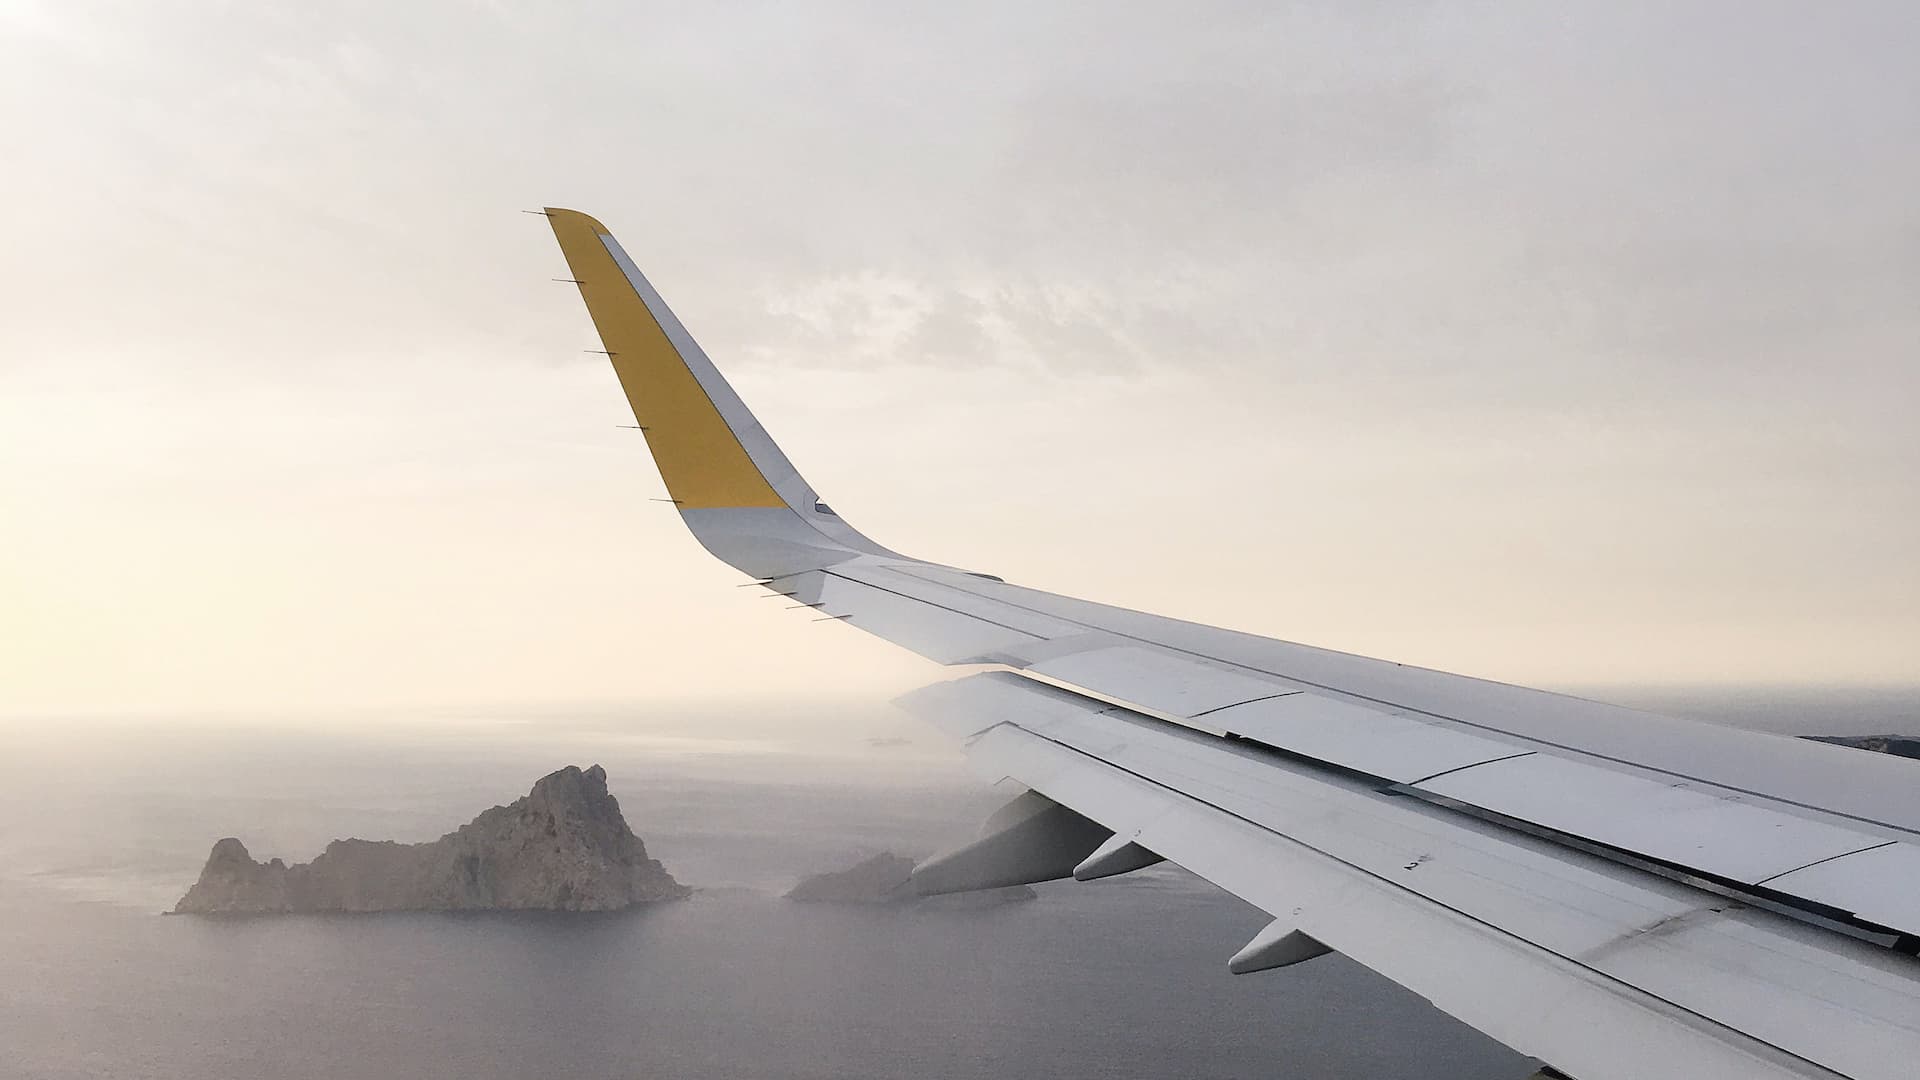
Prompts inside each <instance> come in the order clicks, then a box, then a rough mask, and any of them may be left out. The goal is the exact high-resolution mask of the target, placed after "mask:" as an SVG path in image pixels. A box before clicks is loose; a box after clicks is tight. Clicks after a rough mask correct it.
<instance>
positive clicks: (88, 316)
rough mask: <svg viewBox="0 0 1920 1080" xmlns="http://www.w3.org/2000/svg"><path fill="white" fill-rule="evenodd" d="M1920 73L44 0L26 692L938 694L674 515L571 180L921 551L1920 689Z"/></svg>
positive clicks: (8, 139) (1840, 59)
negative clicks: (761, 588)
mask: <svg viewBox="0 0 1920 1080" xmlns="http://www.w3.org/2000/svg"><path fill="white" fill-rule="evenodd" d="M913 7H920V8H921V10H917V11H914V12H912V13H909V11H908V9H909V8H913ZM1916 55H1920V7H1916V6H1915V5H1913V4H1911V3H1905V2H1894V3H1886V4H1868V3H1848V4H1834V5H1811V4H1768V3H1753V2H1740V3H1725V4H1709V3H1682V4H1672V3H1659V4H1647V5H1635V4H1623V3H1604V4H1601V3H1595V4H1586V5H1576V4H1552V5H1548V4H1537V5H1519V4H1507V5H1486V6H1481V5H1471V4H1455V5H1434V6H1428V5H1419V4H1351V3H1340V4H1334V3H1326V4H1319V5H1284V4H1274V3H1258V4H1251V3H1250V4H1228V5H1206V4H1195V3H1186V4H1178V5H1175V4H1156V5H1146V6H1140V7H1137V8H1131V7H1129V6H1128V5H1121V4H1115V3H1098V4H1085V5H1077V4H1057V3H1056V4H1044V5H1041V4H1031V3H1018V4H1006V5H997V4H987V3H975V4H963V5H940V6H938V7H935V6H932V5H925V6H917V5H900V4H872V5H861V4H832V5H828V4H811V5H785V4H779V5H776V4H769V5H765V6H754V5H728V4H705V5H684V6H681V5H675V6H672V7H668V6H665V5H643V4H631V3H608V4H604V5H558V4H547V3H519V2H515V0H496V2H491V3H481V2H475V3H470V4H454V3H408V4H389V3H367V4H313V3H277V2H260V0H252V2H247V3H233V4H224V3H165V4H156V3H151V2H147V0H127V2H121V3H97V2H92V0H46V2H38V0H25V2H23V0H0V139H3V140H4V143H3V144H0V152H3V154H4V162H5V166H4V168H3V169H0V224H4V229H5V231H4V243H0V298H3V299H0V555H3V556H4V557H3V558H0V712H4V713H11V714H13V715H16V716H28V715H41V714H46V713H50V712H68V711H84V710H110V709H119V710H128V709H140V710H180V709H189V710H199V709H255V708H282V709H299V708H330V707H336V706H340V705H347V704H366V705H375V706H405V707H410V706H415V705H424V704H430V703H447V704H503V703H506V704H510V703H514V702H527V701H549V702H551V701H569V700H626V699H648V698H652V699H682V698H727V699H734V698H741V697H748V696H759V697H769V698H771V697H777V696H796V695H799V696H818V697H831V696H837V695H838V696H844V695H871V696H875V697H878V696H883V695H887V694H890V693H892V692H897V691H899V690H902V689H905V688H907V687H910V686H912V685H916V684H918V683H920V682H924V681H926V680H927V679H929V678H931V677H935V676H937V675H938V670H937V669H936V668H933V667H932V666H931V665H928V664H926V663H925V662H923V661H920V660H918V659H916V658H914V657H912V656H911V655H909V654H906V653H904V652H901V651H899V650H896V649H894V648H893V647H891V646H888V645H886V644H884V643H881V642H878V641H876V640H873V639H869V638H867V637H865V636H864V635H862V634H860V633H858V632H857V631H854V630H851V629H849V628H847V627H844V626H839V625H814V624H810V623H809V622H808V620H807V618H806V617H805V613H796V612H787V611H781V610H779V609H778V605H776V604H773V603H770V602H768V601H765V600H761V599H758V598H757V597H756V596H755V594H754V593H753V591H751V590H744V589H740V590H736V589H731V588H728V586H729V585H730V584H732V583H734V582H736V581H738V580H739V578H738V576H737V575H736V574H734V573H733V572H732V571H731V570H729V569H727V568H726V567H724V566H722V565H720V564H718V563H716V562H714V561H712V560H711V559H709V558H708V557H707V556H706V555H705V554H704V553H703V552H702V551H701V550H700V549H699V548H698V547H697V545H695V544H694V542H693V541H692V540H691V539H690V538H689V537H688V536H687V535H686V534H685V532H684V531H683V530H682V528H681V527H680V524H679V522H678V520H677V517H676V516H675V515H674V514H673V512H672V510H671V508H670V507H669V506H667V505H666V504H663V503H657V502H650V501H648V500H649V499H651V498H655V497H658V496H660V495H661V494H662V490H661V486H660V482H659V479H658V477H657V474H656V473H655V472H654V471H653V469H652V465H651V463H650V461H649V460H648V458H647V455H646V450H645V447H644V445H643V444H642V443H641V442H640V440H639V439H638V437H637V435H636V434H635V433H633V432H631V431H625V430H621V429H619V428H617V427H616V426H615V425H617V424H620V423H623V422H631V420H630V419H629V418H628V417H627V416H626V415H625V403H624V401H623V400H622V398H621V396H620V394H619V392H618V389H617V387H616V384H615V382H614V379H613V376H612V373H611V372H610V371H608V370H606V369H605V365H604V361H603V360H601V359H600V358H598V357H593V356H589V355H586V354H585V353H583V352H582V351H581V350H583V349H587V348H592V347H594V346H595V344H596V343H595V341H594V340H593V336H592V331H591V328H590V324H589V323H588V321H587V318H586V314H585V312H584V310H583V309H582V307H581V305H580V302H579V299H578V297H577V295H576V294H575V292H574V290H573V289H572V288H571V287H570V286H566V285H561V284H554V283H553V282H551V281H550V280H549V279H550V278H553V277H559V276H564V274H565V266H564V263H563V262H562V261H561V259H560V256H559V252H558V251H557V249H556V248H555V246H554V244H553V240H552V237H551V235H550V233H549V232H548V230H547V229H546V225H545V222H544V221H543V220H542V219H540V218H538V217H530V216H527V215H524V214H522V213H520V211H521V210H522V209H525V208H531V207H538V206H542V205H560V206H573V207H577V208H580V209H583V210H586V211H587V212H589V213H592V214H594V215H596V216H598V217H599V218H600V219H601V220H602V221H604V222H605V223H607V224H608V225H609V226H610V227H611V228H612V229H613V230H614V231H615V232H616V233H617V234H618V235H619V237H620V238H621V240H622V242H623V243H624V245H625V246H626V248H627V250H628V251H629V252H630V253H632V254H633V256H634V257H635V258H636V260H638V261H639V263H640V264H641V265H642V267H643V268H645V270H646V271H647V272H648V274H649V275H650V276H651V277H652V279H653V280H654V282H655V283H656V284H657V285H658V286H659V288H660V289H661V291H662V292H663V293H664V294H665V295H666V297H667V298H668V300H669V301H670V302H671V303H673V304H674V305H675V307H676V308H677V309H678V311H679V313H680V314H681V316H682V317H683V319H684V320H685V321H686V322H687V323H688V325H689V327H690V328H691V329H692V330H693V332H694V334H695V335H696V336H698V337H699V338H700V339H701V340H702V341H703V343H704V344H705V345H706V347H707V350H708V352H709V353H710V354H711V355H712V356H713V357H714V359H715V360H716V361H717V362H718V363H719V364H720V365H721V367H722V369H723V370H725V371H726V372H728V374H729V375H730V376H731V377H733V379H734V381H735V383H736V385H737V386H738V387H739V389H740V390H741V392H742V395H743V396H744V397H745V398H746V399H747V401H748V402H749V404H750V405H752V406H753V407H754V408H755V409H756V411H757V412H758V413H759V414H760V416H761V417H762V419H763V420H764V421H765V422H766V424H767V426H768V428H769V429H770V430H771V431H772V432H773V433H774V435H775V436H776V437H777V438H779V439H780V440H781V442H782V443H783V445H784V446H785V447H786V449H787V451H788V453H789V456H791V457H792V458H793V459H794V460H795V461H796V462H797V463H798V464H799V466H800V467H801V469H802V471H803V472H805V473H806V474H807V476H808V478H809V479H810V480H811V481H812V483H813V485H814V486H815V487H816V488H818V489H819V490H820V491H821V492H822V494H823V495H824V496H825V497H826V498H827V499H829V500H830V501H831V502H832V503H833V504H834V506H835V508H836V509H837V510H840V511H841V512H843V513H845V514H846V515H847V517H848V518H849V519H850V520H852V521H853V522H855V523H856V524H857V525H859V526H860V527H861V528H862V529H864V530H865V531H867V532H868V533H870V534H871V535H873V536H875V537H876V538H877V539H879V540H880V541H881V542H883V543H885V544H888V545H889V546H892V547H894V548H897V549H900V550H904V551H907V552H909V553H912V554H917V555H922V556H926V557H929V558H934V559H938V560H941V561H946V562H954V563H960V564H964V565H966V566H969V567H975V568H978V569H981V570H986V571H991V572H994V573H998V574H1000V575H1002V576H1005V577H1007V578H1009V579H1010V580H1014V581H1018V582H1021V583H1023V584H1029V585H1035V586H1039V587H1043V588H1048V589H1052V590H1056V591H1062V592H1068V593H1072V594H1076V595H1081V596H1086V597H1089V598H1093V599H1099V600H1106V601H1110V602H1116V603H1121V604H1125V605H1128V606H1133V607H1142V608H1146V609H1148V610H1154V611H1159V612H1163V613H1166V614H1174V615H1180V616H1184V617H1188V618H1194V619H1199V620H1203V621H1207V622H1214V623H1220V624H1224V625H1229V626H1234V627H1237V628H1242V629H1247V630H1252V631H1256V632H1260V633H1266V634H1271V635H1275V636H1280V637H1285V638H1289V639H1293V640H1300V641H1307V642H1311V643H1314V644H1322V645H1329V646H1334V647H1338V648H1342V649H1348V650H1353V651H1358V652H1362V653H1367V654H1371V655H1381V656H1387V657H1391V658H1394V659H1398V660H1403V661H1408V662H1415V663H1421V664H1427V665H1432V666H1438V667H1443V668H1447V669H1450V670H1460V671H1466V672H1469V673H1473V674H1481V675H1488V676H1492V677H1497V678H1504V679H1509V680H1515V681H1521V682H1528V683H1532V684H1544V685H1550V686H1566V685H1591V684H1605V683H1646V682H1658V683H1668V682H1678V683H1716V682H1756V681H1758V682H1803V683H1804V682H1811V683H1833V682H1878V683H1911V682H1920V669H1917V667H1916V665H1917V663H1920V662H1917V661H1916V659H1915V658H1916V656H1920V563H1917V561H1916V557H1915V553H1916V551H1920V496H1917V495H1916V489H1915V477H1916V474H1917V473H1920V423H1916V413H1917V412H1920V302H1917V301H1916V298H1917V297H1920V199H1917V198H1916V194H1915V193H1916V192H1920V64H1916V63H1915V62H1914V57H1915V56H1916Z"/></svg>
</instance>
